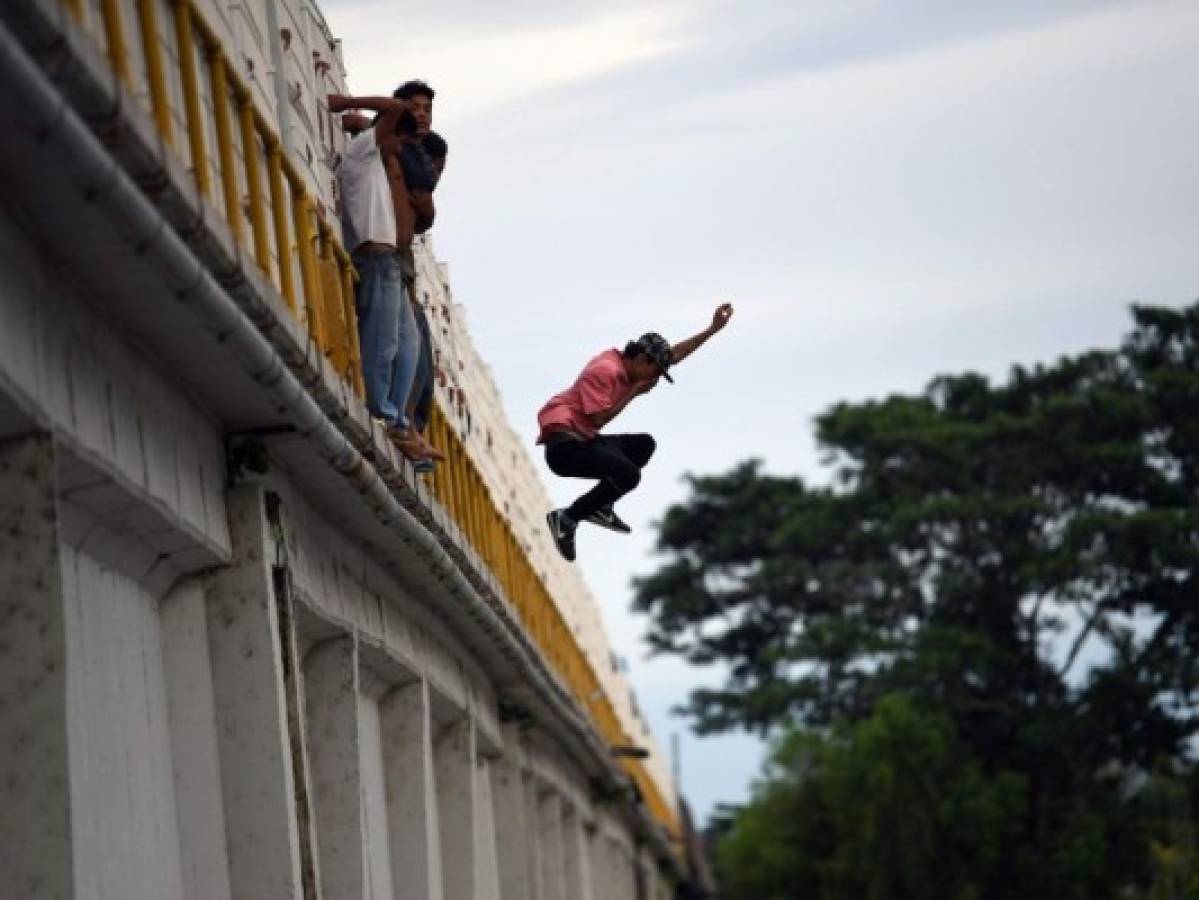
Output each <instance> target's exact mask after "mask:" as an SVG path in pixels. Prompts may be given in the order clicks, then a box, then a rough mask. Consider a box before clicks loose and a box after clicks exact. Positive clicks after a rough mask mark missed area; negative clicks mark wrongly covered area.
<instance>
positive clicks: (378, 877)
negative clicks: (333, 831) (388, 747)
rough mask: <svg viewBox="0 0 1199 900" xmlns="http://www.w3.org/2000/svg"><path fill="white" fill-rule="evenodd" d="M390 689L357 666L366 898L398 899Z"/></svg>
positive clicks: (375, 899)
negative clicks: (385, 724)
mask: <svg viewBox="0 0 1199 900" xmlns="http://www.w3.org/2000/svg"><path fill="white" fill-rule="evenodd" d="M390 689H391V685H390V684H388V683H386V682H385V681H383V680H382V679H381V678H379V677H378V675H377V674H376V673H375V672H373V671H372V670H371V669H370V668H364V667H362V666H361V665H360V666H359V668H358V743H359V748H360V750H361V753H360V762H359V766H360V769H361V771H362V832H363V835H362V843H363V853H364V855H365V857H366V860H365V863H364V865H365V868H366V890H365V891H364V893H363V900H395V886H394V881H393V879H392V872H391V836H390V833H389V828H388V822H387V777H386V771H387V766H386V764H385V763H384V761H383V728H382V725H381V723H380V718H379V701H380V700H381V699H382V698H383V696H384V695H385V694H386V693H387V691H388V690H390Z"/></svg>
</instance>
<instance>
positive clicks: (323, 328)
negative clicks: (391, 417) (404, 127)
mask: <svg viewBox="0 0 1199 900" xmlns="http://www.w3.org/2000/svg"><path fill="white" fill-rule="evenodd" d="M63 2H64V4H65V5H66V7H67V9H68V10H69V11H70V12H71V14H72V15H73V16H74V17H75V18H76V19H77V20H78V21H79V22H81V23H82V22H83V20H84V14H85V7H84V4H83V3H81V2H78V0H63ZM134 4H135V7H136V10H137V16H136V22H135V23H134V24H133V28H135V29H136V31H137V33H138V40H136V41H130V40H129V39H128V37H129V31H127V27H128V26H129V23H127V22H126V21H125V19H124V16H123V14H122V3H121V0H101V2H100V20H101V21H100V25H101V26H102V35H103V40H104V44H105V46H104V50H105V53H106V55H107V57H108V60H109V62H110V63H111V65H112V68H113V71H114V72H115V73H116V74H117V77H118V78H119V79H120V80H121V82H122V83H123V84H124V85H125V86H126V87H127V88H129V89H130V90H131V91H133V92H134V94H135V95H138V96H142V95H144V96H145V97H146V98H147V100H148V106H149V112H150V114H151V116H152V117H153V120H154V124H155V126H156V127H157V129H158V132H159V134H160V135H161V136H162V140H163V143H164V144H165V145H166V146H167V147H169V148H171V149H172V150H174V151H175V152H176V153H179V154H180V155H182V148H181V145H180V144H179V142H178V141H177V140H176V134H175V119H174V111H173V110H172V108H171V90H170V85H171V82H172V80H174V81H176V82H177V83H178V85H179V93H180V95H181V96H182V98H183V122H184V131H185V132H186V133H185V135H184V137H185V138H186V141H185V146H186V150H187V160H186V161H187V162H189V163H190V165H191V171H192V177H193V178H194V179H195V183H196V188H197V190H198V191H199V192H200V195H201V196H202V197H204V198H205V199H206V200H209V201H210V202H213V203H214V204H219V206H220V207H221V208H222V212H223V213H224V217H225V222H226V223H227V224H228V226H229V231H230V233H231V234H232V236H233V239H234V241H235V242H236V244H237V245H238V247H240V248H241V249H243V250H244V251H246V252H247V253H248V254H249V255H250V256H251V257H252V258H253V259H254V261H255V263H257V265H258V267H259V268H260V269H261V270H262V271H263V272H264V273H265V274H266V275H267V276H268V277H269V278H270V279H271V280H272V282H273V283H274V285H275V287H276V288H277V289H278V290H279V293H280V295H281V296H282V297H283V298H284V300H285V301H286V302H287V305H288V308H289V309H290V310H291V311H292V313H293V314H295V315H297V316H300V315H302V317H303V320H304V322H305V324H306V325H307V329H308V333H309V335H310V336H311V338H312V340H313V342H314V343H315V344H316V345H317V347H319V348H320V350H321V352H322V353H323V354H324V355H325V356H326V357H327V358H328V359H329V360H330V362H331V364H332V365H333V367H334V369H335V370H336V371H337V372H338V374H339V375H341V377H342V378H343V379H345V381H346V382H347V383H348V384H349V385H350V386H351V388H352V389H353V390H354V392H355V393H356V394H357V395H358V396H359V397H361V396H363V393H364V391H363V383H362V365H361V360H360V356H359V348H358V340H357V336H358V327H357V322H356V321H355V318H354V297H353V278H354V268H353V265H352V263H351V262H350V258H349V255H348V254H347V253H346V251H345V248H343V247H342V246H341V242H340V241H339V239H338V237H337V234H336V232H335V231H334V230H333V228H332V227H331V226H330V225H329V223H328V222H326V221H325V220H324V219H323V218H322V217H320V216H319V215H318V212H317V210H318V207H317V204H316V203H315V202H314V201H313V198H312V196H311V195H310V193H309V191H308V190H307V188H306V186H305V184H304V180H303V178H302V176H301V175H300V173H299V171H298V170H297V169H296V167H295V166H294V165H293V164H292V163H291V161H290V160H288V159H287V157H286V155H285V154H284V152H283V148H282V145H281V143H280V140H279V137H278V135H277V134H276V133H275V131H274V129H273V128H272V126H271V125H270V123H268V122H267V121H266V119H265V118H264V117H263V116H262V114H261V113H260V112H259V111H258V109H257V107H255V105H254V101H253V98H252V95H251V92H250V87H249V85H247V83H246V82H245V81H244V80H243V78H242V77H241V75H240V74H239V73H238V72H237V70H236V67H234V66H233V65H231V64H230V62H229V58H228V56H227V55H226V53H225V50H224V48H223V46H222V41H221V39H220V37H219V35H218V34H217V32H216V31H215V30H214V29H213V28H212V27H211V26H210V25H209V24H208V23H207V22H206V21H205V19H204V17H203V15H202V14H201V13H200V11H199V9H198V8H197V4H196V3H195V0H134ZM164 12H165V14H166V16H167V17H168V19H169V21H170V26H171V27H170V36H171V37H173V42H174V49H175V51H176V52H175V53H174V54H173V55H171V54H168V53H167V52H166V51H165V50H164V46H163V44H164V41H166V40H168V39H169V38H168V35H167V34H164V33H162V32H160V31H159V20H160V16H161V15H162V14H163V13H164ZM131 47H137V48H138V49H139V50H140V57H139V59H138V60H137V61H138V62H140V63H141V65H142V66H143V67H144V69H143V70H142V71H144V79H145V80H144V83H142V82H141V81H140V77H141V75H140V73H139V74H137V75H135V70H134V65H133V62H134V61H133V60H131V57H130V48H131ZM206 101H207V102H206ZM210 134H211V135H214V136H215V151H216V158H215V161H212V160H210V159H209V156H208V153H209V148H208V135H210ZM214 162H215V172H216V175H217V180H218V181H219V196H214V185H213V169H214ZM264 173H265V177H264ZM264 183H265V184H266V186H267V192H269V199H268V197H267V196H266V194H264V191H263V186H264ZM268 207H269V210H270V213H269V217H270V219H271V220H272V221H273V226H274V227H273V229H271V228H268V212H267V210H268ZM272 241H273V246H272ZM297 267H298V269H299V279H298V287H299V291H298V292H297V278H296V275H295V269H296V268H297ZM301 310H302V312H301Z"/></svg>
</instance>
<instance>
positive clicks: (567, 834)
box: [562, 806, 592, 900]
mask: <svg viewBox="0 0 1199 900" xmlns="http://www.w3.org/2000/svg"><path fill="white" fill-rule="evenodd" d="M589 853H590V851H589V848H588V846H587V829H586V827H585V826H584V824H583V818H582V815H581V814H580V812H579V810H578V809H577V808H576V807H574V806H571V807H569V808H568V809H567V810H566V812H565V815H564V816H563V817H562V857H563V866H564V873H563V878H564V880H565V882H566V896H568V897H574V898H578V900H592V892H591V859H590V856H589Z"/></svg>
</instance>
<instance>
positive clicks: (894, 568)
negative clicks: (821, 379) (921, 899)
mask: <svg viewBox="0 0 1199 900" xmlns="http://www.w3.org/2000/svg"><path fill="white" fill-rule="evenodd" d="M1133 317H1134V327H1133V330H1132V331H1131V332H1130V334H1129V335H1128V337H1127V339H1126V340H1125V341H1124V343H1123V345H1122V346H1121V347H1120V348H1118V349H1116V350H1111V351H1095V352H1090V353H1085V354H1082V355H1079V356H1076V357H1069V358H1063V359H1061V360H1059V361H1058V362H1056V363H1055V364H1053V365H1047V366H1038V367H1035V368H1032V369H1024V368H1015V369H1013V370H1012V373H1011V375H1010V377H1009V378H1008V379H1007V381H1006V383H1004V384H1001V385H993V384H991V383H990V382H989V381H988V380H987V379H985V378H983V377H981V376H978V375H971V374H967V375H959V376H941V377H938V378H936V379H934V380H933V381H932V382H931V383H930V385H929V387H928V388H927V389H926V390H925V391H924V392H923V394H921V395H919V396H914V397H908V396H894V397H890V398H888V399H886V400H883V401H871V402H865V403H856V404H849V403H842V404H838V405H836V406H834V407H833V408H831V409H830V410H828V411H827V412H826V413H824V414H823V415H821V416H820V417H819V419H818V421H817V436H818V440H819V442H820V444H821V446H822V449H823V450H824V452H825V455H826V458H827V459H828V461H829V466H830V475H831V479H830V483H829V484H828V485H821V486H812V485H808V484H805V483H804V482H803V481H802V480H800V479H798V478H789V477H779V476H774V475H768V474H766V473H764V472H763V471H762V469H761V467H760V465H758V464H757V463H753V462H749V463H745V464H742V465H741V466H738V467H737V468H735V469H734V470H732V471H731V472H729V473H727V474H724V475H720V476H706V477H692V478H691V479H690V486H691V496H690V498H689V499H688V500H687V501H686V502H685V503H683V504H680V505H678V506H675V507H672V508H671V509H669V510H668V511H667V513H666V515H665V517H664V519H663V521H662V523H661V526H660V531H659V536H658V549H659V550H660V551H661V552H662V553H663V554H664V556H665V559H664V561H663V563H662V565H661V566H660V567H659V569H658V570H657V571H656V572H654V573H652V574H651V575H649V576H647V577H645V578H642V579H639V580H638V582H637V584H636V599H635V605H636V607H637V608H638V609H640V610H641V611H643V612H646V613H648V614H649V615H650V629H649V641H650V643H651V646H652V647H653V648H654V649H655V650H657V651H659V652H664V653H676V654H679V655H681V656H683V657H684V658H686V659H688V660H689V661H691V662H693V663H696V664H699V665H708V664H720V665H721V666H722V667H723V669H724V671H725V672H726V673H727V677H726V678H725V683H724V684H723V685H722V686H721V687H720V688H719V689H712V690H703V691H697V692H695V693H694V694H693V695H692V697H691V699H690V702H689V704H688V706H687V707H686V711H687V712H688V713H689V714H690V715H691V716H692V717H693V719H694V722H695V725H696V727H697V729H698V730H699V731H701V732H708V731H720V730H725V729H730V728H747V729H750V730H754V731H757V732H760V733H764V734H769V733H773V732H777V731H779V730H784V729H788V728H791V727H795V726H798V727H801V728H809V729H813V728H814V729H828V728H830V727H831V728H832V729H833V730H832V731H831V732H829V733H833V734H838V733H840V732H838V731H837V729H839V728H841V727H843V726H844V723H851V724H852V723H857V722H861V723H866V722H871V721H874V717H875V716H876V715H878V714H879V711H880V710H882V709H884V708H885V704H886V703H887V702H889V698H894V697H901V698H904V700H905V702H908V703H910V704H912V706H911V709H912V710H914V712H913V714H914V715H922V716H930V715H936V716H943V717H944V721H945V722H947V723H949V726H950V728H951V732H952V745H953V746H954V747H955V748H956V749H955V753H956V754H957V755H958V756H960V757H961V760H962V765H964V766H967V768H968V769H969V767H976V769H977V771H978V772H979V773H980V778H982V779H983V783H987V784H990V783H999V780H1001V779H1003V778H1008V777H1012V778H1018V779H1020V784H1021V788H1020V797H1019V799H1020V804H1022V818H1021V829H1020V830H1019V832H1018V834H1017V835H1016V837H1015V838H1014V839H1013V842H1012V843H1011V844H1010V846H1006V850H1005V859H1006V862H1005V879H1006V883H1007V884H1011V883H1020V884H1022V885H1024V886H1025V887H1024V889H1025V890H1029V891H1033V892H1032V893H1026V894H1024V895H1023V896H1029V897H1032V896H1046V897H1051V896H1052V897H1067V896H1078V897H1087V898H1096V897H1105V896H1117V894H1118V892H1119V890H1120V886H1121V885H1122V884H1128V885H1135V884H1138V883H1142V884H1143V883H1147V882H1148V879H1150V878H1151V870H1152V865H1151V860H1150V858H1149V855H1148V852H1147V846H1148V843H1147V839H1146V838H1145V836H1144V833H1143V829H1141V828H1140V825H1139V823H1138V821H1137V819H1136V815H1134V811H1133V809H1132V807H1133V804H1130V803H1129V802H1126V798H1124V797H1123V796H1122V794H1121V792H1120V789H1119V788H1118V782H1119V779H1118V778H1115V779H1113V778H1112V777H1107V776H1104V775H1103V774H1102V773H1104V772H1107V773H1126V772H1128V771H1135V770H1141V771H1149V770H1152V769H1153V768H1154V766H1155V765H1157V764H1158V763H1159V761H1161V760H1163V759H1164V760H1186V759H1187V746H1188V745H1187V742H1188V739H1189V738H1190V736H1191V735H1193V733H1194V731H1195V719H1194V711H1195V708H1196V704H1195V700H1196V689H1197V687H1199V683H1197V675H1199V672H1197V670H1196V660H1197V659H1199V656H1197V653H1196V651H1197V650H1199V605H1197V604H1196V602H1195V601H1196V599H1197V598H1199V565H1197V563H1199V415H1197V413H1199V305H1196V306H1192V307H1190V308H1187V309H1183V310H1169V309H1160V308H1142V307H1138V308H1134V310H1133ZM892 724H894V723H892ZM831 746H836V747H841V748H842V751H843V752H848V751H846V750H845V748H846V747H852V746H854V745H853V744H852V743H851V744H845V742H844V740H842V741H841V743H839V744H838V743H834V744H833V745H831ZM963 771H966V770H963ZM969 771H974V769H969ZM861 783H862V782H855V784H858V785H859V787H860V785H861ZM805 796H806V795H805ZM743 815H745V816H749V815H750V810H748V809H747V810H746V812H745V813H744V814H743ZM931 821H932V823H933V824H932V825H931V826H930V827H932V828H933V829H934V831H936V832H937V833H938V834H940V836H941V838H943V839H949V838H950V837H951V836H952V835H951V834H946V833H942V832H941V831H938V829H943V828H947V827H948V825H947V824H946V823H947V822H949V821H950V820H948V819H945V820H941V819H936V818H934V819H933V820H931ZM938 823H940V824H938ZM742 824H743V823H742V821H741V820H740V819H739V820H738V824H737V829H740V828H741V827H742ZM734 833H737V831H736V829H735V831H734ZM845 840H848V838H846V839H845ZM1130 848H1131V849H1130ZM841 849H842V844H840V843H839V844H838V845H837V851H838V852H840V850H841ZM978 852H979V853H981V852H982V851H981V850H979V851H978ZM870 858H871V859H872V860H873V861H872V863H871V865H883V862H882V861H881V860H880V859H879V858H877V857H870ZM979 865H980V866H981V867H982V869H983V870H985V869H986V865H985V864H984V861H983V860H982V857H981V856H980V857H979ZM887 871H888V872H889V874H888V875H887V876H886V877H888V878H892V877H899V875H900V874H902V873H897V872H895V871H891V870H889V869H888V870H887ZM878 877H880V878H882V877H884V876H883V875H879V876H878ZM1002 888H1003V886H1002V885H987V884H980V886H979V887H978V891H979V893H978V894H977V896H980V897H984V896H985V897H991V896H995V897H1002V896H1014V895H1010V894H1005V893H1003V892H1002ZM997 891H998V892H997ZM737 896H741V895H737ZM744 896H746V897H752V896H764V897H765V896H771V895H770V894H745V895H744ZM796 896H801V895H799V894H797V895H796ZM818 896H820V895H818ZM828 896H840V895H837V894H829V895H828ZM860 896H865V894H860ZM880 896H882V895H880ZM896 896H898V894H896ZM913 896H915V895H913ZM927 896H933V895H931V894H929V895H927ZM938 896H941V895H938ZM944 896H958V895H954V894H946V895H944ZM961 896H973V895H970V894H961Z"/></svg>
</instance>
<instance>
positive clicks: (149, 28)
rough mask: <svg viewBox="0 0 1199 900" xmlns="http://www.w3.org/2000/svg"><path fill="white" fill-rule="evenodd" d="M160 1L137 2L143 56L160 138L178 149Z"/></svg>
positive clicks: (152, 108)
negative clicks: (159, 28)
mask: <svg viewBox="0 0 1199 900" xmlns="http://www.w3.org/2000/svg"><path fill="white" fill-rule="evenodd" d="M157 7H158V0H137V18H138V24H139V26H140V27H141V30H142V53H143V54H144V55H145V57H146V80H147V81H148V82H149V84H150V109H151V111H152V112H153V114H154V124H155V126H156V127H157V128H158V134H159V135H160V136H161V137H162V141H163V143H164V144H166V145H167V146H168V147H172V146H174V143H175V133H174V128H172V126H171V100H170V94H169V93H168V91H167V79H166V70H165V68H164V67H163V64H162V38H161V37H160V35H159V34H158V11H157Z"/></svg>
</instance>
